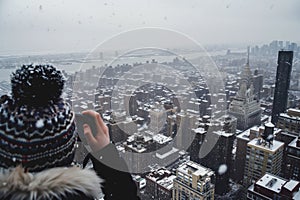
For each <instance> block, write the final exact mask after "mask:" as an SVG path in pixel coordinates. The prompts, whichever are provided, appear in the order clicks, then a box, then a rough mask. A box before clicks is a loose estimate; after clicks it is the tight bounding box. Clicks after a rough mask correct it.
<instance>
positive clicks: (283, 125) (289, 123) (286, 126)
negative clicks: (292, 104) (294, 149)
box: [276, 108, 300, 137]
mask: <svg viewBox="0 0 300 200" xmlns="http://www.w3.org/2000/svg"><path fill="white" fill-rule="evenodd" d="M276 127H278V128H280V129H282V130H284V131H287V132H289V133H290V134H292V135H294V136H297V137H299V136H300V110H299V109H295V108H290V109H288V110H287V112H286V113H280V114H279V117H278V122H277V124H276Z"/></svg>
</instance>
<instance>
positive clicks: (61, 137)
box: [0, 65, 139, 200]
mask: <svg viewBox="0 0 300 200" xmlns="http://www.w3.org/2000/svg"><path fill="white" fill-rule="evenodd" d="M63 86H64V79H63V75H62V73H61V72H60V71H59V70H57V69H56V68H54V67H53V66H50V65H23V66H22V67H21V68H20V69H18V70H16V72H15V73H13V75H12V77H11V90H12V91H11V97H10V96H7V95H3V96H2V97H1V99H0V160H1V162H0V199H4V200H14V199H21V200H23V199H26V200H27V199H30V200H47V199H51V200H58V199H73V200H76V199H98V198H99V194H101V193H103V194H104V199H105V200H118V199H130V200H135V199H139V197H138V195H137V189H136V186H135V184H134V182H133V180H132V177H131V175H130V174H129V173H128V172H126V167H127V166H126V164H125V162H124V160H123V159H122V158H121V157H120V156H119V154H118V151H117V150H116V148H115V146H114V145H113V144H112V143H111V142H110V137H109V130H108V128H107V126H106V125H105V124H104V123H103V120H102V118H101V116H100V115H99V114H98V113H96V112H95V111H92V110H87V111H84V112H83V114H84V115H88V116H90V117H92V118H93V119H94V121H95V124H96V130H97V133H96V134H95V135H93V133H92V130H91V127H90V126H89V125H88V124H84V125H83V126H84V127H83V130H84V135H85V137H86V140H87V142H88V144H89V145H90V147H91V149H92V152H91V153H90V154H89V158H90V159H91V161H92V163H93V169H94V170H92V169H82V168H79V167H77V166H72V162H73V159H74V153H75V150H76V142H77V136H78V134H77V133H76V125H75V120H74V118H75V115H74V112H73V111H72V110H71V108H70V105H69V104H68V103H66V102H65V100H64V99H63V98H62V97H61V95H62V91H63ZM102 161H104V162H102ZM109 162H114V163H115V164H118V165H119V166H122V167H123V169H125V170H124V171H120V170H117V169H114V168H113V167H111V166H110V165H107V163H109Z"/></svg>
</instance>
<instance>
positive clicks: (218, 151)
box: [189, 115, 237, 194]
mask: <svg viewBox="0 0 300 200" xmlns="http://www.w3.org/2000/svg"><path fill="white" fill-rule="evenodd" d="M199 122H200V127H199V128H197V129H194V131H195V138H194V140H193V142H192V144H191V147H190V149H189V152H190V156H191V157H190V159H191V161H194V162H196V163H199V164H201V165H203V166H205V167H208V168H210V169H212V170H213V171H215V172H216V177H215V184H216V188H215V192H216V194H225V193H226V192H228V191H229V189H230V188H229V178H230V172H231V171H232V150H233V142H234V138H235V137H234V135H235V132H236V123H237V119H236V118H235V117H232V116H228V115H223V116H221V117H220V118H218V119H213V120H212V119H208V118H207V117H206V116H203V118H202V119H200V121H199ZM210 130H215V131H211V132H210ZM209 135H210V137H214V139H215V138H218V140H217V142H216V144H215V145H214V147H213V148H212V149H211V150H210V152H209V153H208V154H207V155H205V157H202V151H203V149H201V148H203V147H205V146H207V145H208V144H210V143H211V140H212V138H210V139H208V138H209ZM202 145H203V146H202ZM200 149H201V150H200Z"/></svg>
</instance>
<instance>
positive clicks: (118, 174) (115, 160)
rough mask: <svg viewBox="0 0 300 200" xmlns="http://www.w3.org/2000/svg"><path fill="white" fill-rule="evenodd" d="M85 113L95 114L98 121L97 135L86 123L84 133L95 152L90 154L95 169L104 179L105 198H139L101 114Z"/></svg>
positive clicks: (114, 199) (132, 199) (87, 112)
mask: <svg viewBox="0 0 300 200" xmlns="http://www.w3.org/2000/svg"><path fill="white" fill-rule="evenodd" d="M83 114H86V115H90V116H93V117H94V118H95V121H96V126H97V131H98V133H97V134H96V136H93V134H92V131H91V128H90V127H89V126H88V125H87V124H85V125H84V135H85V136H86V138H87V142H88V143H89V145H90V147H91V149H92V151H93V153H91V154H92V156H90V158H91V160H92V162H93V166H94V170H95V171H96V173H97V174H98V176H99V177H101V178H102V179H104V183H102V185H103V188H102V190H103V193H104V195H105V197H104V198H105V200H119V199H130V200H137V199H139V197H138V196H137V188H136V185H135V183H134V182H133V180H132V177H131V175H130V173H128V168H127V165H126V163H125V161H124V160H123V159H122V158H121V157H120V156H119V153H118V151H117V149H116V147H115V146H114V145H113V144H111V143H110V138H109V133H108V128H107V126H106V125H105V124H104V122H103V120H102V119H101V117H100V115H99V114H98V113H96V112H94V111H85V112H83Z"/></svg>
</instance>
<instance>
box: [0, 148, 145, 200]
mask: <svg viewBox="0 0 300 200" xmlns="http://www.w3.org/2000/svg"><path fill="white" fill-rule="evenodd" d="M98 156H100V157H101V159H103V160H104V161H105V159H109V160H113V162H116V163H118V164H120V165H122V166H124V167H125V168H126V164H125V162H124V160H122V159H121V158H120V157H119V154H118V152H117V150H116V149H115V146H114V145H113V144H109V145H108V146H107V147H105V148H104V149H102V150H101V151H100V152H97V153H96V154H94V155H93V156H92V155H91V154H89V158H90V159H91V160H92V162H93V166H94V170H91V169H81V168H79V167H69V168H66V167H65V168H64V167H57V168H52V169H47V170H44V171H42V172H38V173H28V172H27V173H26V172H25V171H24V169H23V168H22V167H16V168H14V169H11V170H7V169H2V170H1V171H0V199H1V200H23V199H24V200H25V199H26V200H48V199H51V200H61V199H72V200H79V199H80V200H93V199H99V194H101V190H102V192H103V194H104V195H105V196H104V199H105V200H119V199H126V200H127V199H128V200H136V199H139V198H138V196H137V190H136V186H135V184H134V182H133V180H132V177H131V175H130V174H129V173H127V172H122V171H119V170H116V169H113V168H111V167H108V166H106V165H105V164H103V163H101V162H100V161H101V159H99V157H98ZM104 163H105V162H104ZM97 175H98V176H97ZM100 177H101V178H100Z"/></svg>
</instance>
